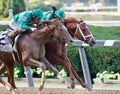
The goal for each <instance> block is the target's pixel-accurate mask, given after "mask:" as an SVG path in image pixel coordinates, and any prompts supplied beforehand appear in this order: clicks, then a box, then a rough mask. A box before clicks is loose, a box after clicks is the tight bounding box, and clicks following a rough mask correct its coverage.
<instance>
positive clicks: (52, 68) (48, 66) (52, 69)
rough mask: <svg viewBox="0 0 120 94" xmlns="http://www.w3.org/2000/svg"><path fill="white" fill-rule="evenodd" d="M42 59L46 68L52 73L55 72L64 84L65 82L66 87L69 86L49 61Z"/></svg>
mask: <svg viewBox="0 0 120 94" xmlns="http://www.w3.org/2000/svg"><path fill="white" fill-rule="evenodd" d="M43 61H44V62H46V66H47V68H48V69H49V70H50V71H52V72H53V73H55V74H56V75H57V77H58V78H59V79H60V80H61V81H62V82H64V83H66V84H67V87H69V82H68V81H67V80H66V79H64V78H63V77H62V76H61V74H60V73H59V71H58V70H57V69H56V68H55V67H54V66H53V65H52V64H51V63H49V61H48V60H47V59H46V58H44V60H43Z"/></svg>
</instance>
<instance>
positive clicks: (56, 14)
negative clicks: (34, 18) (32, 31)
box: [41, 10, 65, 21]
mask: <svg viewBox="0 0 120 94" xmlns="http://www.w3.org/2000/svg"><path fill="white" fill-rule="evenodd" d="M56 18H58V19H62V18H65V12H64V11H62V10H58V11H55V12H53V11H49V12H43V18H42V19H41V21H44V20H51V19H56Z"/></svg>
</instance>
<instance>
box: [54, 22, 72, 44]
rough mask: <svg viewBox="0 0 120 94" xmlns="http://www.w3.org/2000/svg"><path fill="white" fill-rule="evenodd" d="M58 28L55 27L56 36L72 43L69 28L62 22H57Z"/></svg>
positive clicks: (62, 40)
mask: <svg viewBox="0 0 120 94" xmlns="http://www.w3.org/2000/svg"><path fill="white" fill-rule="evenodd" d="M56 28H57V29H55V32H54V33H56V35H57V36H56V37H57V38H59V39H60V40H61V42H65V43H67V44H69V45H70V44H72V42H73V39H72V37H71V36H70V34H69V33H68V30H67V28H66V27H65V26H64V25H63V24H62V23H60V22H59V23H57V25H56Z"/></svg>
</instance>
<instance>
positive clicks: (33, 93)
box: [0, 87, 120, 94]
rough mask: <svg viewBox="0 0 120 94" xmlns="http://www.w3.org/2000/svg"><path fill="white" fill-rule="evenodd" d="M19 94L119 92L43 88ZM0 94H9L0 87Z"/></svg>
mask: <svg viewBox="0 0 120 94" xmlns="http://www.w3.org/2000/svg"><path fill="white" fill-rule="evenodd" d="M19 90H20V92H21V94H120V90H93V91H92V92H87V91H85V90H84V89H62V88H45V89H43V90H42V91H39V90H38V88H27V87H25V88H23V87H22V88H19ZM0 94H10V93H9V92H8V91H6V89H5V88H3V87H0Z"/></svg>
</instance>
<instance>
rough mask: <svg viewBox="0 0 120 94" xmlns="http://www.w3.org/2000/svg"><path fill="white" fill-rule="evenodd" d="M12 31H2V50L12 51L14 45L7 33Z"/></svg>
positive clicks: (0, 38)
mask: <svg viewBox="0 0 120 94" xmlns="http://www.w3.org/2000/svg"><path fill="white" fill-rule="evenodd" d="M9 32H10V31H8V30H7V31H1V32H0V51H3V52H10V53H11V52H12V51H13V48H12V45H11V44H10V43H9V40H8V39H7V35H8V33H9Z"/></svg>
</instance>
